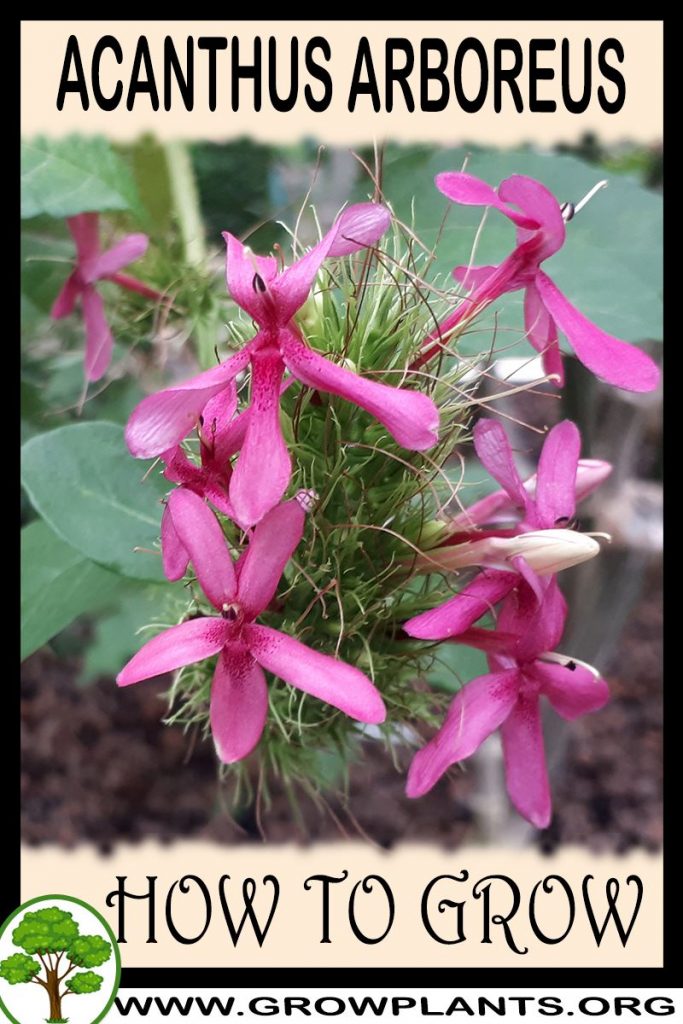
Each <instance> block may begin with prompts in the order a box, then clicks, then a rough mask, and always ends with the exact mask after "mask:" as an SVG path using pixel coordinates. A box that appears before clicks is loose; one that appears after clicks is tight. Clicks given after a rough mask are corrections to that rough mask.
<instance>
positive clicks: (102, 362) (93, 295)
mask: <svg viewBox="0 0 683 1024" xmlns="http://www.w3.org/2000/svg"><path fill="white" fill-rule="evenodd" d="M81 302H82V303H83V319H84V320H85V376H86V380H99V379H100V377H103V376H104V374H105V373H106V372H107V370H108V368H109V364H110V362H111V354H112V350H113V348H114V339H113V337H112V333H111V331H110V330H109V324H108V323H107V318H106V317H105V315H104V302H103V301H102V296H101V295H99V294H98V293H97V292H96V291H95V289H94V288H93V287H92V285H89V286H88V287H87V288H84V289H83V292H82V294H81Z"/></svg>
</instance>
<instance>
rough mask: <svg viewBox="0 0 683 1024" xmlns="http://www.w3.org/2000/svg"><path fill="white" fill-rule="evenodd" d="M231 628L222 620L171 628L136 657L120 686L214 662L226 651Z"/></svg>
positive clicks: (123, 673)
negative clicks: (223, 648)
mask: <svg viewBox="0 0 683 1024" xmlns="http://www.w3.org/2000/svg"><path fill="white" fill-rule="evenodd" d="M229 627H230V623H228V622H226V621H225V619H218V618H215V619H214V618H201V619H189V620H188V621H187V622H181V623H180V625H178V626H171V628H170V629H166V630H164V632H163V633H160V634H159V636H155V637H153V638H152V639H151V640H148V641H147V643H146V644H145V646H144V647H143V648H141V650H139V651H138V652H137V654H134V655H133V657H132V658H131V659H130V661H129V662H128V664H127V665H126V666H125V667H124V668H123V669H122V670H121V671H120V672H119V674H118V676H117V677H116V682H117V683H118V685H119V686H129V685H130V684H131V683H139V682H140V680H141V679H152V678H153V677H154V676H161V675H163V674H164V673H165V672H172V671H173V670H174V669H176V668H181V667H182V666H183V665H192V664H193V663H194V662H195V661H203V660H204V658H210V657H211V655H212V654H218V652H219V651H220V649H221V648H222V647H223V645H224V643H225V641H226V638H227V634H228V630H229Z"/></svg>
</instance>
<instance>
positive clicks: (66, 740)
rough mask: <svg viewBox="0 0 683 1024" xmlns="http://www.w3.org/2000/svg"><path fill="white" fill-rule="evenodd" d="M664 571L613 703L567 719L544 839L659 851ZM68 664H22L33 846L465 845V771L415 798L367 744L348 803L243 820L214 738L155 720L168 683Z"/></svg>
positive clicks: (649, 594) (631, 636)
mask: <svg viewBox="0 0 683 1024" xmlns="http://www.w3.org/2000/svg"><path fill="white" fill-rule="evenodd" d="M660 629H661V577H660V573H659V572H658V571H652V572H651V573H650V574H649V577H648V580H647V584H646V587H645V590H644V592H643V595H642V598H641V600H640V602H639V604H638V605H637V607H636V608H635V609H634V611H633V613H632V615H631V618H630V621H629V623H628V625H627V628H626V630H625V634H624V638H623V642H622V644H621V647H620V650H619V653H618V656H617V657H616V658H615V660H614V664H613V665H612V666H610V669H609V671H608V672H607V676H608V680H609V682H610V687H611V691H612V700H611V702H610V704H609V705H608V706H607V707H606V708H605V709H604V710H603V711H601V712H600V713H598V714H596V715H593V716H588V717H587V718H585V719H582V720H579V721H578V722H575V723H573V724H572V726H571V740H570V743H569V747H568V750H567V757H566V761H565V765H564V769H563V771H562V772H561V778H560V779H558V780H557V781H556V782H555V785H554V804H555V818H554V821H553V824H552V826H551V828H550V829H549V830H548V831H547V832H545V833H543V834H542V835H541V836H540V838H539V842H540V845H541V847H542V848H543V849H552V848H554V847H555V846H556V845H557V844H558V843H560V842H561V843H562V844H567V843H581V844H585V845H590V846H591V847H593V848H596V849H612V850H625V849H628V848H630V847H632V846H641V847H647V848H649V849H654V848H657V847H658V846H659V845H660V843H661V831H662V826H661V776H662V761H661V757H662V735H661V731H662V708H661V693H660V685H661V645H660ZM78 668H79V666H78V664H77V662H76V661H71V662H69V661H66V660H64V659H62V660H58V659H57V658H56V657H55V655H54V654H52V653H51V652H50V651H49V650H43V651H40V652H37V653H36V654H35V655H34V656H33V657H32V658H30V659H29V660H28V661H27V662H26V663H25V665H24V674H23V690H22V713H23V714H22V720H23V752H24V753H23V765H22V779H21V785H22V813H23V837H24V840H25V841H26V842H28V843H31V844H40V843H47V842H52V843H60V844H62V845H65V846H70V845H73V844H75V843H77V842H82V841H90V842H93V843H96V844H97V845H98V846H99V847H100V848H102V849H109V848H110V847H111V845H112V844H113V843H114V842H116V841H120V840H127V841H135V840H141V839H145V838H159V839H161V840H170V839H173V838H178V837H183V838H189V837H195V838H199V837H201V838H207V839H214V840H219V841H225V842H232V843H234V842H245V841H249V840H254V839H256V840H260V838H261V832H260V829H262V831H263V833H264V835H265V837H266V838H267V839H268V840H270V841H284V840H288V839H289V840H291V839H301V838H302V836H304V835H306V834H307V835H308V837H309V838H311V839H320V838H326V839H335V838H336V839H338V838H339V837H340V836H343V835H346V836H350V837H354V836H358V835H359V834H361V835H367V836H369V837H371V838H372V839H373V840H374V841H375V842H378V843H380V844H382V845H385V846H388V845H390V844H391V843H393V842H395V841H397V840H399V839H420V840H426V841H436V842H444V843H447V844H448V845H456V844H460V843H461V842H463V841H464V840H466V839H468V838H469V839H473V838H475V836H474V829H473V825H472V814H471V811H470V808H469V805H468V799H469V796H470V794H471V791H472V786H473V782H474V776H473V773H472V772H471V771H470V772H468V773H461V772H457V773H455V774H454V775H453V777H452V778H449V779H446V780H444V781H442V782H441V783H440V784H439V785H438V786H437V787H436V788H435V790H433V791H432V792H431V793H430V794H428V795H427V796H426V797H423V798H422V799H421V800H417V801H412V800H408V799H406V797H405V796H404V795H403V785H404V776H403V775H402V774H399V773H398V772H396V770H395V769H394V767H393V765H392V764H391V761H390V760H389V758H388V757H387V756H386V755H385V753H384V751H383V750H373V749H369V750H368V752H367V757H366V759H365V761H364V763H363V764H361V765H359V766H357V767H355V768H354V769H353V771H352V776H351V788H350V798H349V801H348V804H347V807H346V808H345V807H343V806H341V805H340V804H339V803H338V802H337V801H335V800H331V801H330V803H329V806H328V807H327V808H318V807H316V806H314V805H313V804H312V803H311V801H310V800H309V799H307V798H306V797H302V800H301V804H300V807H301V812H302V816H303V820H304V827H305V830H306V832H305V833H304V832H303V831H302V828H301V826H300V825H297V823H296V822H295V820H294V816H293V813H292V808H291V806H290V803H289V801H288V799H287V797H286V796H285V795H284V794H282V793H279V794H278V793H276V794H274V798H273V801H272V805H271V807H270V808H264V809H263V810H262V813H261V815H260V822H257V821H256V815H255V813H254V811H253V810H251V811H248V812H246V813H245V814H244V815H243V816H242V819H241V821H240V823H239V824H236V823H234V822H232V821H231V820H230V819H229V817H228V816H227V815H226V813H225V810H224V808H223V807H222V806H221V798H220V787H219V786H218V784H217V776H216V762H215V757H214V753H213V749H212V747H211V745H210V744H208V743H204V744H197V745H195V746H193V745H192V743H191V741H190V738H189V737H188V736H186V735H184V734H183V732H182V731H181V730H180V729H177V728H168V727H165V726H164V725H162V723H161V718H162V715H163V712H164V709H165V705H164V703H163V702H162V700H161V694H162V693H163V691H164V689H165V684H164V683H161V682H157V683H144V684H142V685H140V686H136V687H131V688H130V689H127V690H126V691H124V692H122V691H120V690H118V689H117V688H116V686H115V685H114V683H113V681H112V680H111V679H101V680H99V682H97V683H96V684H95V685H93V686H90V687H88V688H86V689H79V688H78V687H77V685H76V683H75V679H76V677H77V675H78Z"/></svg>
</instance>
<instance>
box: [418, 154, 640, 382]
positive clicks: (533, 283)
mask: <svg viewBox="0 0 683 1024" xmlns="http://www.w3.org/2000/svg"><path fill="white" fill-rule="evenodd" d="M436 186H437V188H438V189H439V190H440V191H441V192H443V194H444V195H445V196H447V197H448V198H449V199H451V200H452V201H453V202H455V203H462V204H464V205H466V206H490V207H493V208H494V209H496V210H499V211H500V212H501V213H503V214H505V216H506V217H509V218H510V220H511V221H513V223H514V224H515V225H516V226H517V246H516V248H515V249H514V250H513V252H512V253H510V255H509V256H508V257H507V258H506V259H505V260H503V262H502V263H500V264H498V265H497V266H490V267H456V268H455V270H454V271H453V276H454V277H455V279H456V280H457V281H460V282H461V283H463V284H465V285H468V286H469V287H470V289H471V292H470V295H469V298H468V299H467V300H466V301H464V302H462V303H461V304H460V305H459V306H458V308H457V309H456V310H455V312H453V313H452V314H451V315H450V316H449V317H447V318H446V320H444V322H443V323H442V324H440V325H439V327H438V328H437V329H436V330H435V331H432V333H431V334H430V335H429V336H428V337H427V338H426V339H425V341H424V343H423V344H424V347H425V351H424V352H423V353H422V355H420V356H419V357H418V359H417V360H416V361H415V363H414V364H413V366H414V367H417V366H421V365H422V364H423V363H425V362H426V361H427V360H428V359H430V358H431V357H432V356H433V355H434V354H436V353H437V352H439V351H440V349H441V347H442V341H443V339H444V338H446V336H447V335H448V334H449V333H450V332H451V331H452V330H453V328H455V327H456V326H457V325H458V324H460V323H462V322H463V321H465V320H469V319H470V318H471V317H472V316H473V315H474V314H475V313H476V312H478V311H479V310H481V309H483V308H484V307H485V306H488V305H489V303H491V302H494V301H495V300H496V299H498V298H499V297H500V296H501V295H504V294H505V293H506V292H513V291H517V290H518V289H520V288H523V289H524V320H525V325H526V334H527V337H528V339H529V341H530V342H531V344H532V345H533V347H534V348H535V349H536V351H537V352H540V353H542V354H543V365H544V368H545V371H546V373H547V374H549V375H551V374H553V375H555V377H556V378H557V381H558V383H559V384H562V383H563V382H564V372H563V368H562V356H561V354H560V346H559V343H558V337H557V336H558V331H561V332H562V333H563V334H564V335H565V336H566V338H567V340H568V342H569V344H570V345H571V347H572V349H573V350H574V354H575V355H576V357H577V359H578V360H579V361H580V362H582V363H583V365H584V366H585V367H587V368H588V369H589V370H590V371H591V372H592V373H594V374H595V375H596V377H599V378H600V379H601V380H604V381H607V383H608V384H614V385H616V386H617V387H619V388H623V389H624V390H626V391H652V390H654V388H656V387H657V383H658V381H659V370H658V368H657V366H656V364H655V363H654V361H653V360H652V359H651V358H650V357H649V356H648V355H647V354H646V353H645V352H641V351H640V349H637V348H635V347H634V346H632V345H629V344H627V343H626V342H625V341H621V340H620V339H619V338H614V337H612V335H610V334H606V333H605V332H604V331H602V330H601V329H600V328H599V327H596V325H595V324H593V323H591V322H590V320H587V319H586V317H585V316H583V314H582V313H580V312H579V311H578V309H575V308H574V306H572V305H571V303H570V302H569V301H568V300H567V299H566V298H565V296H564V295H563V294H562V292H561V291H560V290H559V289H558V288H557V286H556V285H555V284H554V283H553V281H552V280H551V279H550V278H549V277H548V275H547V274H546V273H545V272H544V271H543V270H541V264H542V263H543V262H544V260H547V259H548V257H550V256H552V255H553V254H554V253H556V252H557V251H558V249H560V248H561V247H562V245H563V244H564V240H565V222H564V219H563V216H562V208H561V207H560V204H559V203H558V201H557V200H556V199H555V197H554V196H553V195H552V193H551V192H549V191H548V189H547V188H546V187H545V186H544V185H542V184H541V183H540V181H535V180H534V179H533V178H527V177H525V176H524V175H521V174H513V175H512V176H511V177H510V178H505V180H504V181H502V182H501V183H500V185H499V187H498V191H497V192H496V191H495V190H494V189H493V188H492V187H491V186H490V185H488V184H487V183H486V182H484V181H480V180H479V179H478V178H474V177H472V176H471V175H469V174H463V173H460V172H446V173H443V174H438V175H437V176H436ZM510 204H512V205H510ZM515 207H516V208H517V209H515ZM518 211H521V213H520V212H518Z"/></svg>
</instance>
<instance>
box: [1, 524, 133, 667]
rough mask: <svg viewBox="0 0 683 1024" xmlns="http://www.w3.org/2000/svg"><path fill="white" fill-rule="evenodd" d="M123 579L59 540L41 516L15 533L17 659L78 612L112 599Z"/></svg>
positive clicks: (33, 648)
mask: <svg viewBox="0 0 683 1024" xmlns="http://www.w3.org/2000/svg"><path fill="white" fill-rule="evenodd" d="M122 583H123V581H122V580H121V578H120V577H119V576H115V575H114V573H111V572H107V570H106V569H103V568H101V566H99V565H95V564H94V562H91V561H89V560H88V559H87V558H84V557H83V555H81V554H80V553H79V552H78V551H76V550H74V548H72V547H69V545H68V544H65V543H64V541H62V540H60V538H59V537H57V536H56V535H55V534H54V533H53V532H52V530H51V529H50V528H49V526H47V525H46V524H45V523H44V522H42V521H41V520H37V521H36V522H34V523H30V524H29V525H28V526H25V527H24V528H23V530H22V531H21V658H22V660H23V659H24V658H27V657H28V655H29V654H32V653H33V651H35V650H37V649H38V648H39V647H42V645H43V644H44V643H47V641H48V640H51V639H52V637H53V636H55V635H56V634H57V633H59V632H60V631H61V630H62V629H64V628H65V627H66V626H68V625H69V624H70V623H71V622H73V620H74V619H76V618H77V617H78V616H79V615H82V614H83V613H84V612H91V611H92V610H93V609H94V608H95V607H97V606H100V607H101V606H102V605H103V604H106V603H108V602H109V601H110V600H112V599H113V598H115V596H116V594H117V591H118V590H119V589H120V587H121V586H122Z"/></svg>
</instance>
